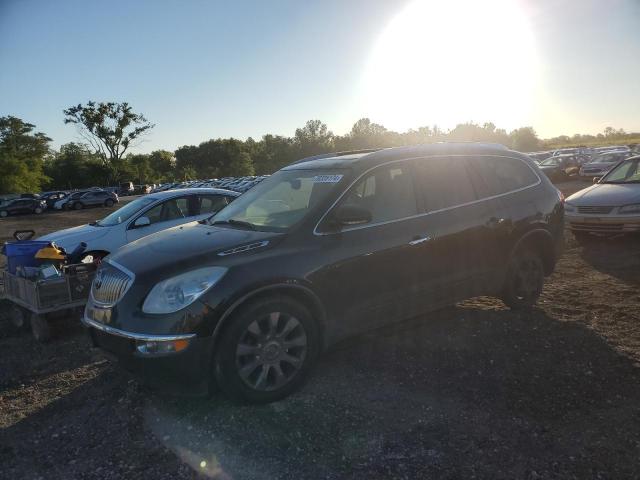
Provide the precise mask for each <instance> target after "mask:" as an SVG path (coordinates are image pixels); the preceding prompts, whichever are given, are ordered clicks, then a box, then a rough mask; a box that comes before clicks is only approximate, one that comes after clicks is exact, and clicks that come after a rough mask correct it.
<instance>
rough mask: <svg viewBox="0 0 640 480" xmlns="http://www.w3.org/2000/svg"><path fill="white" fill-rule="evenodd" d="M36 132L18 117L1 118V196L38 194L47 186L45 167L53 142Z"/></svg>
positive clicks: (30, 125)
mask: <svg viewBox="0 0 640 480" xmlns="http://www.w3.org/2000/svg"><path fill="white" fill-rule="evenodd" d="M34 128H35V125H33V124H31V123H26V122H24V121H22V120H21V119H19V118H17V117H13V116H7V117H0V172H2V173H1V174H0V192H2V193H20V192H37V191H40V189H41V186H42V185H43V184H44V183H45V182H46V180H47V177H46V175H45V174H44V171H43V163H44V158H45V156H46V155H47V154H48V153H49V142H50V141H51V139H50V138H49V137H47V136H46V135H45V134H44V133H39V132H38V133H33V130H34Z"/></svg>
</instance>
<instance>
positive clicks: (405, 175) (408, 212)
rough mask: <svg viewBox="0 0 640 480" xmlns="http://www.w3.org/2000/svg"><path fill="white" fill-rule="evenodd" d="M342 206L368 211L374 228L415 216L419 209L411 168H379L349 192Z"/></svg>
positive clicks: (400, 166) (399, 166)
mask: <svg viewBox="0 0 640 480" xmlns="http://www.w3.org/2000/svg"><path fill="white" fill-rule="evenodd" d="M340 205H353V206H357V207H360V208H364V209H365V210H368V211H369V212H370V213H371V223H372V224H375V223H382V222H388V221H392V220H399V219H402V218H407V217H411V216H413V215H416V214H417V213H418V205H417V202H416V194H415V191H414V186H413V176H412V169H411V165H410V164H409V163H408V162H403V163H394V164H391V165H384V166H381V167H378V168H376V169H375V170H373V171H372V172H371V173H369V174H367V175H365V176H364V177H363V178H362V179H360V180H359V181H358V182H357V183H356V184H355V185H354V186H353V187H352V188H351V190H349V192H348V193H347V194H346V195H345V196H344V197H343V199H342V200H341V202H340Z"/></svg>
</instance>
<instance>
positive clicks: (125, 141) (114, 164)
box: [64, 101, 154, 181]
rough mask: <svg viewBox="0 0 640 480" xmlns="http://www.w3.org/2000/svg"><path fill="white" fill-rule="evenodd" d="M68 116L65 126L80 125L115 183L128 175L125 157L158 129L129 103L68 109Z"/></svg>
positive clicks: (91, 104) (83, 133)
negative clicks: (139, 139)
mask: <svg viewBox="0 0 640 480" xmlns="http://www.w3.org/2000/svg"><path fill="white" fill-rule="evenodd" d="M64 115H65V118H64V123H65V124H66V123H71V124H75V125H77V126H78V130H79V133H80V135H82V137H83V138H84V139H85V141H87V142H88V144H89V145H91V147H92V148H93V149H94V150H95V152H96V153H97V154H98V155H100V158H101V159H102V161H103V162H104V165H105V166H106V167H108V168H109V170H110V173H111V179H112V180H113V181H118V180H120V179H121V177H122V176H123V175H125V174H126V171H127V164H126V162H125V161H123V156H124V154H125V152H126V151H127V149H128V148H129V147H130V146H131V145H132V142H134V141H135V140H136V139H138V138H140V137H141V136H142V135H144V134H145V133H147V132H148V131H149V130H150V129H152V128H153V127H154V124H152V123H149V122H148V121H147V119H146V118H145V117H144V116H143V115H142V114H138V113H134V112H133V110H132V108H131V106H129V104H128V103H126V102H123V103H115V102H100V103H96V102H93V101H89V102H87V104H86V105H82V104H78V105H76V106H74V107H69V108H67V109H66V110H64Z"/></svg>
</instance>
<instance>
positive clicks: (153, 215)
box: [145, 197, 189, 224]
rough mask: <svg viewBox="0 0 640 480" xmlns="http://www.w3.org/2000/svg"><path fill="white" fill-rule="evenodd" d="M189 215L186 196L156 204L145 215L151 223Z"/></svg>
mask: <svg viewBox="0 0 640 480" xmlns="http://www.w3.org/2000/svg"><path fill="white" fill-rule="evenodd" d="M188 216H189V200H188V198H187V197H179V198H172V199H170V200H167V201H166V202H162V203H161V204H160V205H156V206H155V207H153V208H152V209H150V210H149V211H147V213H146V214H145V217H147V218H149V221H150V222H151V223H152V224H153V223H159V222H168V221H170V220H177V219H180V218H184V217H188Z"/></svg>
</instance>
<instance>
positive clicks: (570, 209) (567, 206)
mask: <svg viewBox="0 0 640 480" xmlns="http://www.w3.org/2000/svg"><path fill="white" fill-rule="evenodd" d="M564 211H565V212H575V211H576V207H575V205H571V204H570V203H565V204H564Z"/></svg>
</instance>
